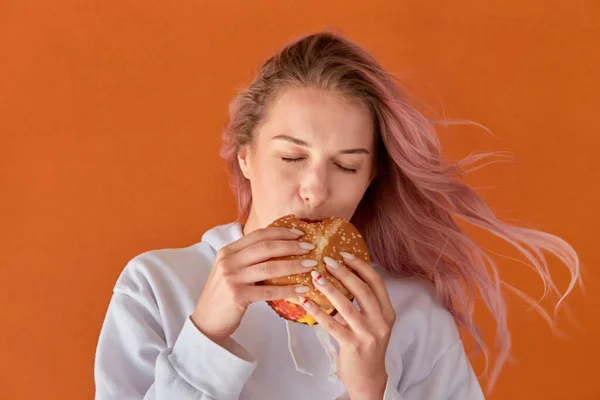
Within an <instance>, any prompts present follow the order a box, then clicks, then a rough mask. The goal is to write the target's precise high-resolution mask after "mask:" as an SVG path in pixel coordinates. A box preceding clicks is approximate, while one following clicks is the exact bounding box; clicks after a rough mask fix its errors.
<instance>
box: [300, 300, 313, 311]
mask: <svg viewBox="0 0 600 400" xmlns="http://www.w3.org/2000/svg"><path fill="white" fill-rule="evenodd" d="M302 307H304V308H307V309H308V308H311V307H312V304H311V302H310V300H309V299H306V298H305V299H304V300H302Z"/></svg>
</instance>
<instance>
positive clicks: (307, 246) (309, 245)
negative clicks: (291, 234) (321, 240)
mask: <svg viewBox="0 0 600 400" xmlns="http://www.w3.org/2000/svg"><path fill="white" fill-rule="evenodd" d="M300 248H301V249H304V250H312V249H314V248H315V245H314V244H312V243H308V242H300Z"/></svg>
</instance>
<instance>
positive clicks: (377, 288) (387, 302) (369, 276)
mask: <svg viewBox="0 0 600 400" xmlns="http://www.w3.org/2000/svg"><path fill="white" fill-rule="evenodd" d="M340 255H341V256H342V258H343V260H344V264H346V265H347V266H348V267H350V268H352V269H353V270H354V271H355V272H356V273H357V274H358V276H360V278H361V279H362V280H363V281H364V282H365V283H366V284H367V285H369V287H370V288H371V290H372V291H373V293H374V294H375V297H376V298H377V300H378V301H379V304H381V308H382V309H383V311H384V312H385V313H386V314H387V315H388V316H389V315H392V314H394V307H393V305H392V301H391V299H390V294H389V292H388V290H387V288H386V287H385V283H384V281H383V278H382V277H381V275H379V274H378V273H377V271H375V270H374V269H373V267H372V266H371V265H369V264H368V263H366V262H365V261H364V260H361V259H360V258H358V257H355V256H354V255H353V254H350V253H347V252H343V251H342V252H340Z"/></svg>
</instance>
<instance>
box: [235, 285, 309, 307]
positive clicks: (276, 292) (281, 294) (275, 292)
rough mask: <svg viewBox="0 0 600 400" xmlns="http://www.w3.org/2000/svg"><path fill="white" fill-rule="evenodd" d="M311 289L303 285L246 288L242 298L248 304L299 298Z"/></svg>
mask: <svg viewBox="0 0 600 400" xmlns="http://www.w3.org/2000/svg"><path fill="white" fill-rule="evenodd" d="M309 290H310V288H309V287H308V286H302V285H289V286H250V285H248V286H245V287H244V289H243V290H242V296H243V298H244V300H245V301H246V302H247V303H254V302H257V301H269V300H281V299H290V298H297V297H298V296H300V295H302V294H306V293H307V292H308V291H309Z"/></svg>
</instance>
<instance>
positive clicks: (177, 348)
mask: <svg viewBox="0 0 600 400" xmlns="http://www.w3.org/2000/svg"><path fill="white" fill-rule="evenodd" d="M255 367H256V362H255V361H254V360H253V359H252V357H251V356H250V355H249V354H248V352H247V351H246V350H245V349H244V348H243V347H242V346H241V345H239V344H238V343H237V342H235V341H234V340H233V339H229V341H228V342H227V343H226V345H225V347H221V346H219V345H217V344H216V343H214V342H212V341H211V340H210V339H208V338H207V337H206V336H204V335H203V334H202V333H201V332H200V331H199V330H198V329H197V328H196V326H195V325H194V324H193V323H192V321H191V319H189V318H188V319H186V321H185V323H184V325H183V327H182V329H181V331H180V333H179V336H178V337H177V339H176V341H175V342H174V344H173V346H172V347H167V345H166V341H165V337H164V332H163V329H162V327H161V324H160V323H159V321H158V319H157V318H156V311H155V310H151V309H149V308H148V307H147V306H145V305H143V304H142V302H140V301H138V300H136V299H135V298H134V297H132V296H130V295H128V294H124V293H119V292H115V293H114V295H113V297H112V299H111V302H110V305H109V308H108V312H107V315H106V319H105V321H104V324H103V327H102V330H101V333H100V338H99V342H98V347H97V351H96V362H95V371H94V375H95V376H94V378H95V381H96V397H95V398H96V400H109V399H119V400H124V399H132V400H133V399H145V400H154V399H156V400H162V399H181V400H186V399H198V400H208V399H219V400H221V399H231V400H233V399H238V398H239V396H240V392H241V391H242V388H243V387H244V385H245V383H246V381H247V380H248V378H249V377H250V375H251V374H252V372H253V371H254V369H255Z"/></svg>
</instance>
